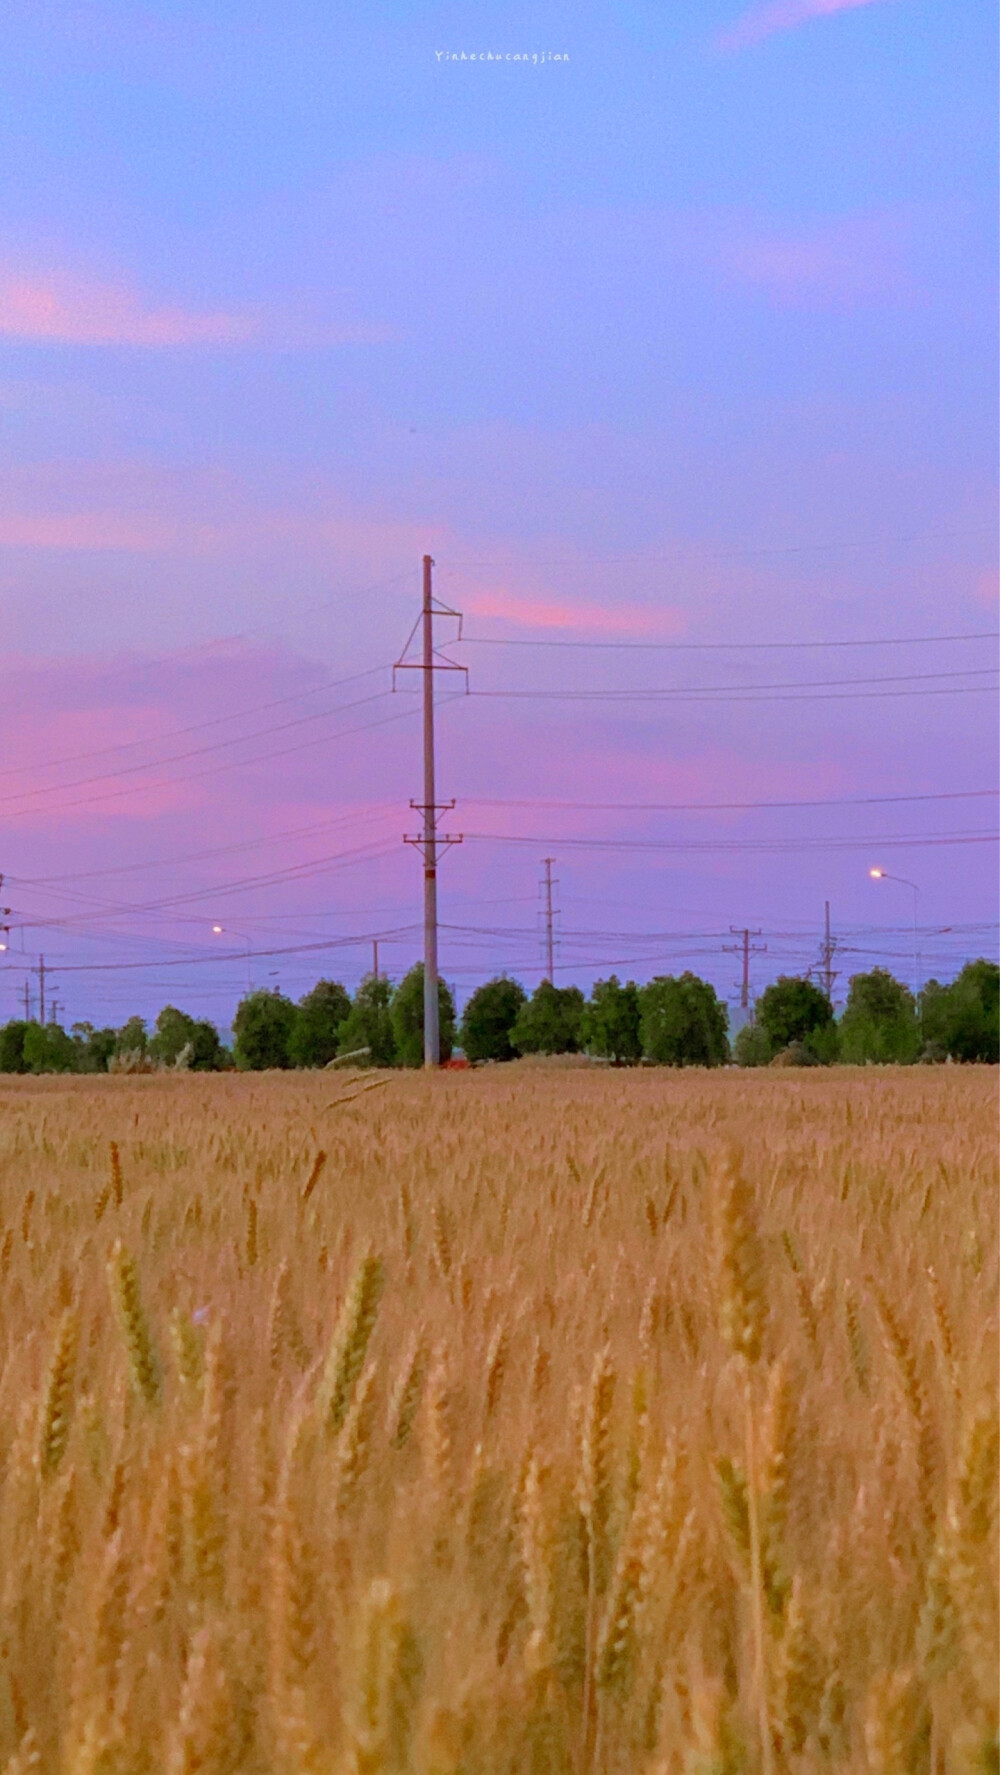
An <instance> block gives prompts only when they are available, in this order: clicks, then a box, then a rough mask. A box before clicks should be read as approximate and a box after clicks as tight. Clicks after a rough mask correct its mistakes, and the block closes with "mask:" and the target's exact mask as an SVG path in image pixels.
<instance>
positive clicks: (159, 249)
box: [0, 0, 998, 1027]
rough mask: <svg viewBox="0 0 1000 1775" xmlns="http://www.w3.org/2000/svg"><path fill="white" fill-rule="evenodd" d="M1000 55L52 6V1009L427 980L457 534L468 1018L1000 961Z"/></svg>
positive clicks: (20, 914)
mask: <svg viewBox="0 0 1000 1775" xmlns="http://www.w3.org/2000/svg"><path fill="white" fill-rule="evenodd" d="M996 48H997V45H996V20H995V10H994V8H993V7H992V6H990V5H987V4H986V0H969V3H968V4H966V5H964V6H962V7H948V8H942V7H940V6H936V5H932V4H931V3H930V0H760V3H755V4H751V5H749V6H747V5H743V4H741V0H691V3H690V4H689V5H686V6H684V7H680V8H664V7H663V6H661V5H653V4H651V3H648V4H647V3H639V4H633V5H620V4H596V3H593V0H575V3H574V4H573V5H572V6H570V5H561V4H557V3H556V4H547V5H542V4H516V3H515V4H514V5H509V4H508V5H506V6H504V7H499V6H495V5H493V4H491V3H490V0H486V3H483V0H480V3H479V4H477V5H476V6H471V5H461V4H452V5H440V6H435V5H417V4H401V3H396V4H393V3H388V0H381V3H380V0H375V3H374V4H372V5H370V6H368V7H365V8H363V9H357V10H355V9H348V8H339V7H335V8H331V7H330V6H329V5H328V4H327V5H320V4H318V3H316V4H312V3H307V0H282V5H281V6H280V7H279V6H278V5H276V4H273V3H271V0H257V3H256V4H251V3H248V0H242V3H241V4H239V5H237V4H235V0H228V3H227V0H198V4H197V5H193V4H167V3H165V0H164V3H162V4H143V3H142V0H138V3H136V0H129V4H127V5H126V4H125V3H124V0H122V3H121V4H115V3H113V0H77V3H75V4H58V3H55V4H53V5H51V6H48V7H46V8H44V9H43V8H38V7H37V6H34V5H31V4H29V3H28V0H10V3H9V4H8V5H7V6H6V7H5V9H4V33H3V44H2V47H0V79H2V84H3V90H4V105H3V108H2V111H0V224H2V226H0V609H2V616H3V624H2V652H0V869H2V871H3V877H4V879H3V887H2V895H3V900H4V903H5V904H9V906H10V909H11V910H10V913H9V914H8V915H7V922H8V923H9V925H10V931H9V934H8V936H7V943H8V948H7V950H6V952H5V954H3V955H0V963H2V964H3V965H2V966H0V1018H6V1017H9V1016H13V1015H15V1014H17V1012H18V1010H19V1008H21V1009H23V1005H24V1002H25V1000H24V995H25V990H26V988H27V991H28V995H29V996H28V1004H29V1007H30V1008H31V1009H32V1010H33V1012H34V1013H35V1014H37V1010H38V988H39V975H38V972H37V968H38V963H39V958H40V956H44V959H45V964H46V968H47V969H48V970H51V972H50V973H49V974H48V975H47V977H46V982H45V989H46V995H47V1009H51V1005H52V1002H53V999H54V1000H55V1002H56V1004H57V1007H58V1012H57V1014H58V1015H59V1017H60V1020H62V1021H64V1022H66V1023H71V1022H73V1021H75V1020H82V1019H88V1020H90V1021H93V1022H95V1023H109V1022H110V1023H115V1024H120V1023H122V1022H123V1021H124V1020H125V1018H126V1017H127V1016H128V1015H129V1014H131V1013H133V1012H137V1013H139V1014H141V1015H144V1016H146V1017H148V1018H152V1017H153V1016H155V1013H156V1011H157V1009H158V1008H159V1007H160V1006H161V1005H162V1004H163V1003H165V1002H167V1001H168V1000H169V1001H170V1002H173V1003H176V1004H180V1005H181V1006H183V1007H185V1008H187V1009H189V1010H191V1011H192V1012H194V1013H195V1014H197V1015H202V1016H209V1017H211V1018H213V1019H214V1020H215V1021H216V1022H218V1023H219V1024H220V1025H221V1026H223V1027H225V1026H227V1025H228V1023H229V1021H230V1019H231V1016H232V1012H233V1009H234V1006H235V1003H236V1001H237V999H238V997H239V995H240V993H241V991H243V990H245V989H246V986H247V983H248V982H250V983H251V984H252V985H254V986H255V987H260V986H271V987H273V986H277V987H279V988H280V989H281V990H282V991H285V992H288V993H290V994H291V995H292V996H294V997H299V996H300V995H301V994H302V993H303V992H305V991H306V990H307V989H308V988H309V987H310V986H311V985H312V984H313V982H314V981H315V980H316V979H317V978H318V977H321V976H323V977H333V978H340V979H343V980H345V981H346V982H347V984H348V985H349V986H351V987H353V986H354V985H356V983H357V981H358V980H359V979H360V977H361V975H362V974H363V973H364V972H365V971H366V970H367V969H368V968H370V967H371V966H372V962H373V950H372V942H373V940H377V941H378V942H379V965H380V967H381V968H382V970H383V971H387V972H389V973H390V974H391V975H392V976H393V977H394V978H398V977H400V975H401V974H402V973H403V972H404V971H405V969H406V968H407V967H409V966H410V965H411V964H412V963H413V961H415V960H416V959H417V957H418V956H419V954H420V941H421V932H420V920H421V912H422V907H421V878H420V863H419V858H418V856H417V854H416V852H415V851H414V850H413V849H412V848H411V847H407V846H406V845H405V844H404V843H403V838H404V836H405V835H406V834H408V833H411V832H412V831H413V830H414V824H413V822H414V815H413V813H412V812H411V811H410V809H409V802H410V800H411V799H419V797H420V793H421V777H420V767H421V753H420V715H419V695H418V679H417V675H416V674H405V673H404V674H398V675H397V677H396V680H395V683H396V688H395V689H394V688H393V674H392V670H391V668H392V665H393V663H394V662H395V661H396V660H397V659H399V658H400V657H401V655H402V653H403V650H404V647H405V645H406V641H407V636H408V634H409V633H410V630H411V628H412V625H413V623H414V620H415V619H416V617H417V614H418V611H419V601H420V575H421V558H422V556H423V555H424V554H427V553H429V554H431V555H432V556H433V559H434V562H435V567H434V585H435V594H436V597H437V598H438V600H439V601H440V603H441V605H442V606H443V607H446V608H448V609H451V610H454V611H456V612H459V613H460V614H461V630H459V623H458V620H457V619H456V618H452V617H446V616H444V615H442V616H441V618H440V619H439V621H438V629H437V632H438V639H439V647H440V650H441V653H442V656H443V658H446V659H447V660H448V661H450V662H451V663H452V664H455V665H459V666H462V667H465V668H467V674H466V673H465V672H451V673H447V674H446V673H444V672H442V674H441V675H440V677H439V678H438V680H437V697H438V711H437V733H438V786H439V794H440V796H441V798H442V799H443V800H451V799H452V798H454V801H455V804H456V805H455V808H454V810H453V811H452V812H449V813H448V814H447V815H446V816H444V817H443V821H442V829H443V830H444V829H447V830H448V831H449V832H453V833H455V834H456V835H457V834H461V835H462V838H463V842H462V844H461V845H460V846H455V847H454V848H452V849H451V850H450V851H449V852H448V854H447V855H446V857H445V858H444V859H443V861H442V864H441V871H440V916H441V921H442V930H441V962H442V969H443V972H444V974H445V976H446V977H447V978H448V979H449V980H450V981H451V982H452V983H453V985H454V987H455V989H456V991H457V993H458V996H459V1000H460V1002H461V1001H463V1000H464V999H465V998H467V996H468V994H469V992H470V991H471V990H472V989H473V988H474V986H475V985H476V984H477V983H478V982H479V981H481V980H483V979H485V978H487V977H489V975H491V974H493V973H496V972H497V971H499V970H501V969H504V970H507V971H509V972H511V973H513V974H515V975H516V976H518V977H519V978H521V979H522V980H523V981H525V983H526V984H527V985H528V986H529V987H531V986H534V985H535V984H536V983H537V981H538V979H539V978H540V977H541V974H542V972H543V969H544V944H543V919H542V906H543V900H542V895H541V889H540V883H541V880H542V876H543V859H544V858H545V857H551V858H553V859H554V861H553V863H552V866H551V867H552V874H553V877H554V879H555V882H556V887H555V891H554V906H555V918H554V925H555V932H556V939H557V943H556V978H557V980H559V981H562V982H569V981H576V982H577V983H579V984H580V985H583V986H587V985H589V983H590V982H592V981H593V980H594V979H595V978H598V977H604V976H606V975H607V974H609V973H610V972H612V971H614V972H617V973H619V974H620V975H622V976H632V977H635V978H637V979H640V980H642V979H647V978H649V977H650V976H652V975H653V974H657V973H678V972H681V971H682V970H683V969H684V968H686V967H691V968H693V969H694V970H695V971H696V972H699V973H701V974H702V975H703V976H704V977H706V978H708V979H711V980H712V981H713V983H714V984H715V985H716V986H717V988H718V990H719V991H720V993H722V994H723V996H725V997H726V998H727V999H728V1000H729V1002H730V1003H735V1002H736V999H737V997H738V993H737V991H736V987H737V983H738V982H739V979H740V960H739V958H738V957H737V956H736V955H734V954H733V953H731V952H730V951H729V949H727V947H726V946H727V945H732V944H734V943H736V944H738V943H739V942H740V940H741V939H740V937H739V936H738V935H737V934H736V933H738V932H739V931H741V930H743V929H752V930H753V931H754V932H756V933H758V934H757V935H755V937H754V939H753V941H754V945H755V947H756V948H757V950H758V951H759V953H757V954H755V956H754V958H753V964H752V965H753V971H752V987H753V988H754V989H756V990H759V989H760V988H761V987H762V986H763V984H764V983H765V982H766V981H767V980H768V979H771V978H774V977H775V976H776V975H777V974H778V973H782V972H784V973H787V972H799V971H804V970H805V969H806V968H807V967H809V966H811V965H815V964H816V962H817V960H818V956H819V944H820V940H821V936H822V931H823V921H824V908H825V904H826V902H829V904H830V909H831V910H830V915H831V929H832V932H833V935H834V937H835V938H836V940H837V944H838V950H837V954H836V956H835V960H834V963H833V965H834V967H835V968H836V970H837V974H838V979H837V986H836V992H835V997H837V998H838V999H839V1000H841V1001H842V998H843V995H844V993H845V991H846V986H847V981H848V979H849V977H850V975H851V973H852V972H857V971H860V970H861V969H862V968H864V967H867V966H870V965H872V964H873V963H875V962H878V963H880V964H882V965H886V966H889V967H891V968H893V970H894V971H895V972H897V974H899V976H900V977H901V978H904V979H906V980H907V982H908V983H911V984H912V983H913V982H914V981H915V980H916V982H917V983H920V982H921V981H922V980H923V979H925V978H926V977H927V976H928V975H929V974H931V973H934V974H936V975H937V976H938V977H940V978H948V977H950V976H951V975H952V974H954V972H955V971H956V970H957V968H958V967H960V966H961V965H962V963H963V962H964V961H965V960H966V959H968V958H969V957H970V956H975V955H979V954H992V953H994V951H995V948H996V889H997V877H996V845H995V835H996V811H997V810H996V800H995V795H994V793H993V791H994V788H995V784H996V764H997V760H996V669H995V668H996V630H997V626H998V625H997V608H996V605H997V585H998V580H997V536H996V509H997V508H996V423H995V410H996V364H995V306H996V291H995V266H996V240H995V215H996V195H997V193H996V174H995V160H996V156H995V134H996V131H995V116H996V92H995V73H994V70H995V67H996ZM872 866H880V867H882V868H883V869H884V870H885V871H886V875H885V878H884V879H882V880H879V881H873V880H872V879H871V877H870V875H869V869H870V868H871V867H872ZM213 925H218V926H220V927H221V929H220V930H219V931H215V932H214V931H213V929H212V927H213ZM33 970H34V971H33Z"/></svg>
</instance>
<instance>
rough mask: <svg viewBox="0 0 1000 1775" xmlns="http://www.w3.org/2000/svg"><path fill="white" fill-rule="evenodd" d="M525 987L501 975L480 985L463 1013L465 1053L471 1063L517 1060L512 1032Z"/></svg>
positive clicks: (524, 1000) (462, 1032) (524, 996)
mask: <svg viewBox="0 0 1000 1775" xmlns="http://www.w3.org/2000/svg"><path fill="white" fill-rule="evenodd" d="M524 1004H527V997H526V994H525V991H524V987H523V986H522V985H521V984H520V982H519V981H517V980H508V978H507V976H506V974H501V975H500V976H499V978H498V979H496V980H487V981H486V983H485V985H484V986H477V988H476V990H475V992H474V993H473V994H472V997H471V998H470V1000H469V1002H468V1004H467V1005H466V1007H465V1010H464V1011H463V1013H462V1029H461V1041H462V1051H463V1053H464V1054H465V1057H466V1059H467V1060H513V1058H514V1049H513V1048H512V1047H511V1043H510V1032H511V1030H512V1029H513V1027H514V1024H515V1023H516V1022H517V1017H518V1013H519V1011H520V1009H521V1006H522V1005H524Z"/></svg>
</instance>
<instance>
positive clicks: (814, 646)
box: [452, 623, 1000, 653]
mask: <svg viewBox="0 0 1000 1775" xmlns="http://www.w3.org/2000/svg"><path fill="white" fill-rule="evenodd" d="M580 626H581V627H585V626H586V624H585V623H582V624H581V625H580ZM961 641H1000V630H997V629H985V630H980V631H977V632H975V633H973V634H966V635H881V636H879V637H877V638H875V637H873V638H871V639H869V640H863V639H853V640H846V641H831V640H824V641H561V640H557V639H555V638H554V637H550V636H543V635H539V636H530V637H527V636H526V637H519V636H517V637H515V636H510V637H508V636H505V635H463V636H462V637H461V639H460V641H454V642H452V646H453V647H457V646H462V647H557V648H558V647H564V648H581V649H587V650H595V649H603V650H605V651H608V652H615V651H618V650H619V649H620V650H623V651H625V652H630V653H636V652H639V653H788V652H795V651H803V652H804V651H812V650H819V649H823V648H828V647H941V646H943V645H944V644H945V643H946V642H947V643H949V644H950V643H952V642H961Z"/></svg>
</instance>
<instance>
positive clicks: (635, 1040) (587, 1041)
mask: <svg viewBox="0 0 1000 1775" xmlns="http://www.w3.org/2000/svg"><path fill="white" fill-rule="evenodd" d="M640 1020H641V1012H640V1009H639V988H638V987H637V985H636V983H635V981H634V980H628V981H627V982H626V984H625V985H624V986H622V984H621V982H620V981H619V979H618V977H617V975H616V974H612V975H611V978H610V979H609V980H596V981H595V982H594V990H593V992H592V993H591V995H590V1002H589V1004H588V1005H587V1007H586V1010H585V1011H584V1014H583V1045H584V1047H585V1048H586V1049H587V1050H588V1052H589V1053H591V1054H603V1055H606V1056H607V1058H608V1059H609V1060H613V1061H614V1062H615V1064H616V1065H617V1066H620V1065H622V1064H627V1065H629V1066H633V1065H634V1064H635V1062H636V1061H637V1060H638V1059H640V1057H641V1055H642V1041H641V1038H640V1034H639V1024H640Z"/></svg>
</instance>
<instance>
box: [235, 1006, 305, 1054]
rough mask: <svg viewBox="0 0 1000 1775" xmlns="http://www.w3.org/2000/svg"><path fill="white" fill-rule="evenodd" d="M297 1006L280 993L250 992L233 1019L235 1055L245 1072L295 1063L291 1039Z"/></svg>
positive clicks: (238, 1007)
mask: <svg viewBox="0 0 1000 1775" xmlns="http://www.w3.org/2000/svg"><path fill="white" fill-rule="evenodd" d="M294 1024H295V1006H294V1005H293V1004H292V1001H291V999H290V998H285V997H284V996H283V995H282V994H281V993H280V992H266V991H259V992H250V993H248V994H247V996H246V998H244V999H241V1001H240V1003H239V1005H238V1006H237V1009H236V1016H235V1017H234V1018H233V1035H234V1037H235V1040H234V1042H233V1056H234V1058H235V1061H236V1064H237V1066H238V1067H239V1069H240V1071H241V1072H268V1071H270V1070H271V1069H272V1068H275V1067H278V1068H282V1069H284V1068H285V1067H287V1066H289V1065H290V1064H291V1062H290V1060H289V1057H288V1042H289V1038H290V1036H291V1033H292V1029H293V1027H294Z"/></svg>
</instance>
